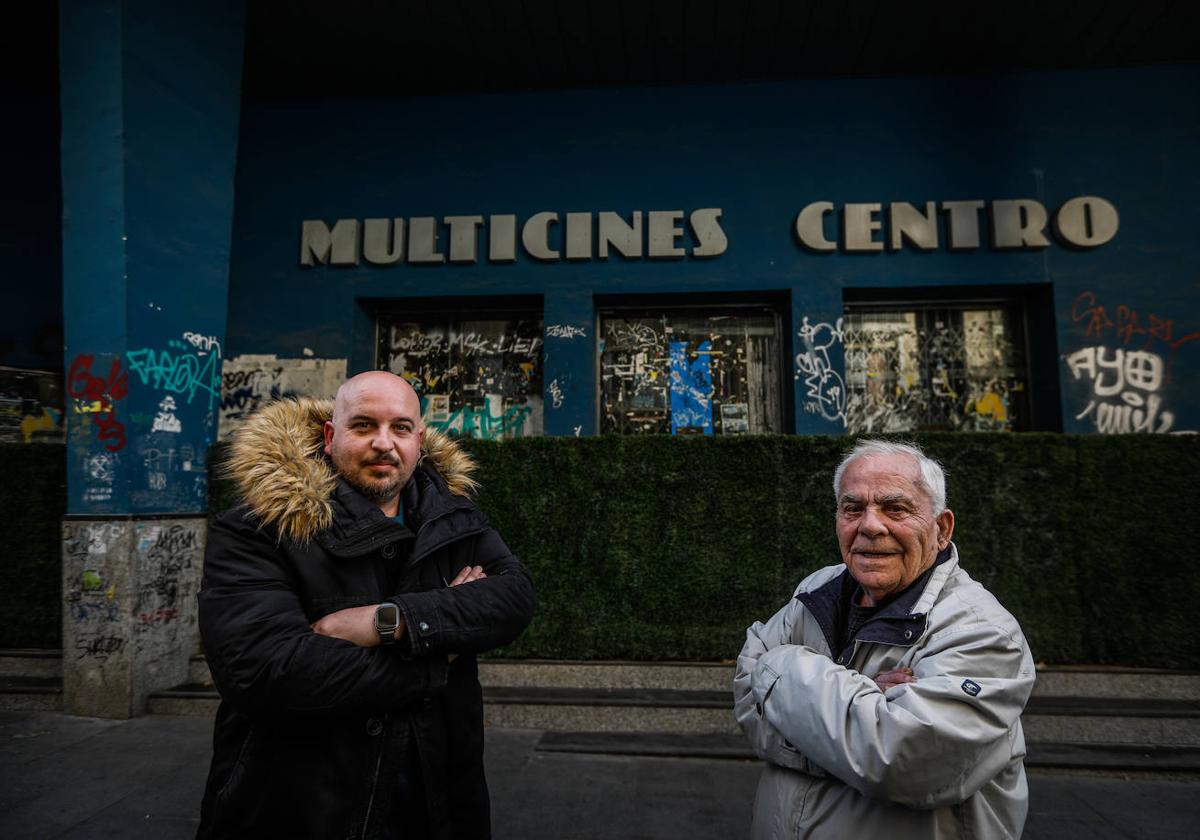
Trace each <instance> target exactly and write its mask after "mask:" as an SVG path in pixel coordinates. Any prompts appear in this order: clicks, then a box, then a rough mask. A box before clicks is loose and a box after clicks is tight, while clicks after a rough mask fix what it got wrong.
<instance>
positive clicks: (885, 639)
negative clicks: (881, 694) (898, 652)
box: [796, 546, 951, 657]
mask: <svg viewBox="0 0 1200 840" xmlns="http://www.w3.org/2000/svg"><path fill="white" fill-rule="evenodd" d="M950 554H951V552H950V547H949V546H946V548H945V549H943V550H942V551H940V552H938V555H937V559H936V560H934V562H933V565H932V566H930V567H929V568H928V569H926V570H925V571H924V572H923V573H922V574H921V575H920V577H918V578H917V579H916V580H914V581H913V582H912V583H910V584H909V585H908V586H907V587H906V588H905V589H904V590H903V591H902V592H901V593H900V594H899V595H897V596H896V597H895V598H893V599H892V600H891V601H888V602H887V603H886V604H884V605H883V606H882V607H880V609H879V612H877V613H875V615H873V616H871V618H869V619H868V620H867V621H866V623H865V624H863V626H862V627H861V628H860V629H859V631H858V635H857V636H856V637H855V638H854V639H851V640H850V641H851V642H853V641H856V640H857V641H860V642H879V643H881V644H887V645H899V646H901V647H909V646H911V645H914V644H916V642H917V639H919V638H921V635H922V634H923V633H924V632H925V623H926V616H925V614H924V613H914V612H913V611H912V610H913V607H914V606H916V603H917V601H919V600H920V598H921V594H922V593H923V592H924V591H925V587H926V585H927V584H928V583H929V578H930V577H932V576H933V570H934V569H936V568H937V567H938V566H940V565H941V564H942V563H945V562H946V561H947V560H949V559H950ZM857 590H858V583H857V581H855V580H854V578H853V577H851V576H850V570H849V569H843V570H842V573H841V574H839V575H837V576H835V577H834V578H833V579H832V580H830V581H828V582H827V583H825V584H824V585H822V586H820V587H818V588H816V589H814V590H813V591H812V592H801V593H799V594H798V595H797V596H796V599H797V600H798V601H800V603H802V604H804V606H805V607H807V608H808V611H809V612H810V613H811V614H812V617H813V618H814V619H816V622H817V624H818V625H819V626H820V628H821V634H822V635H823V636H824V637H825V643H826V644H827V645H828V646H829V650H830V652H831V653H832V654H833V656H835V657H836V656H838V654H839V653H840V652H841V651H838V650H835V649H834V646H835V645H836V644H837V641H836V640H837V638H838V636H839V633H838V630H840V629H841V628H844V627H845V626H846V625H847V622H848V621H849V612H850V599H851V598H853V597H854V594H855V592H856V591H857Z"/></svg>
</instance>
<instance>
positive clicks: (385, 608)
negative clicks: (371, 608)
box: [375, 604, 400, 633]
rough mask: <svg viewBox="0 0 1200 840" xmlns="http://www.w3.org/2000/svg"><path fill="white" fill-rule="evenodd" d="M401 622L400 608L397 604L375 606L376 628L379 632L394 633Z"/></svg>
mask: <svg viewBox="0 0 1200 840" xmlns="http://www.w3.org/2000/svg"><path fill="white" fill-rule="evenodd" d="M399 624H400V608H399V607H397V606H396V605H395V604H380V605H379V606H378V607H376V608H375V630H376V632H378V633H394V632H396V627H397V626H399Z"/></svg>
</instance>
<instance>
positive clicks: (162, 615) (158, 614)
mask: <svg viewBox="0 0 1200 840" xmlns="http://www.w3.org/2000/svg"><path fill="white" fill-rule="evenodd" d="M177 618H179V608H178V607H159V608H158V609H156V610H155V611H154V612H144V613H139V614H138V624H139V625H141V626H143V627H153V626H155V625H158V624H170V623H171V622H172V621H174V620H175V619H177Z"/></svg>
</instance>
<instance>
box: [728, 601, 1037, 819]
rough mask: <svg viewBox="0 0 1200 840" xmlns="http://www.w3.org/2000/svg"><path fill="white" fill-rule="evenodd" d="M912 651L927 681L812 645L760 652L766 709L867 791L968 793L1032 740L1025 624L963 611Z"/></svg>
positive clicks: (761, 699)
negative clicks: (880, 678) (870, 668)
mask: <svg viewBox="0 0 1200 840" xmlns="http://www.w3.org/2000/svg"><path fill="white" fill-rule="evenodd" d="M924 644H925V650H924V651H923V652H922V654H921V655H920V656H919V658H918V659H916V660H914V661H913V663H912V667H913V671H914V675H915V676H916V677H917V682H915V683H907V684H904V685H901V686H896V687H893V688H891V689H889V690H888V691H887V693H886V694H885V693H884V692H882V691H880V690H879V688H878V687H877V686H876V685H875V683H874V682H873V681H872V680H871V679H870V678H869V677H867V676H865V675H863V674H860V673H858V672H857V671H852V670H849V669H846V668H843V667H841V666H840V665H837V664H836V663H834V662H833V661H832V660H831V659H829V657H827V656H824V655H823V654H820V653H818V652H816V651H814V650H813V649H812V648H809V647H806V646H803V645H792V644H783V645H779V646H777V647H775V648H773V649H771V650H769V651H767V652H766V653H764V654H763V655H762V656H760V657H759V658H758V661H757V662H756V663H755V664H754V666H753V670H752V671H751V674H750V682H751V694H752V695H753V697H754V700H755V702H756V704H757V708H761V709H762V713H761V716H762V717H763V719H765V720H766V721H767V722H769V723H770V724H771V725H772V726H774V727H775V729H777V730H778V731H779V733H780V734H781V735H782V736H783V737H784V738H786V739H787V740H788V741H790V742H791V743H793V744H795V745H796V746H797V748H798V749H799V750H801V751H802V752H803V753H804V754H805V755H806V756H808V758H809V760H811V761H813V762H815V763H816V764H818V765H820V766H821V767H823V768H825V769H826V770H827V771H828V772H829V773H831V774H832V775H834V776H837V777H838V778H839V779H841V780H842V781H844V782H845V783H846V784H848V785H850V786H851V787H853V788H855V789H856V790H858V791H859V792H861V793H862V794H864V795H866V796H870V797H872V798H875V799H885V800H888V801H891V802H895V803H898V804H901V805H905V806H908V807H911V808H939V807H943V806H947V805H953V804H957V803H960V802H963V801H964V800H966V799H967V798H968V797H970V796H972V795H973V794H974V793H976V792H977V791H978V790H979V789H980V788H981V787H983V785H984V784H985V783H986V782H987V781H989V780H990V779H992V778H994V777H995V776H996V775H997V774H998V773H999V772H1000V771H1001V770H1002V769H1003V768H1004V767H1005V766H1007V765H1008V764H1009V763H1010V762H1011V761H1012V758H1013V755H1014V753H1016V752H1018V751H1019V750H1023V748H1024V745H1023V744H1021V743H1016V741H1017V740H1019V733H1018V730H1017V727H1016V724H1017V722H1018V719H1019V717H1020V715H1021V712H1022V710H1023V709H1024V707H1025V702H1026V700H1028V698H1029V694H1030V692H1031V691H1032V688H1033V681H1034V673H1033V661H1032V657H1031V656H1030V654H1029V649H1028V647H1027V646H1026V644H1025V642H1024V638H1023V637H1022V636H1021V635H1020V632H1019V630H1014V629H1013V628H1007V627H1004V626H1001V625H998V624H995V623H989V622H985V621H975V622H971V623H966V624H963V623H960V624H956V625H953V626H950V627H948V628H947V629H945V630H943V631H941V632H937V633H934V634H933V635H932V636H931V637H930V638H929V639H928V640H927V641H926V642H925V643H924Z"/></svg>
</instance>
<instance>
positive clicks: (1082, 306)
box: [1071, 292, 1113, 335]
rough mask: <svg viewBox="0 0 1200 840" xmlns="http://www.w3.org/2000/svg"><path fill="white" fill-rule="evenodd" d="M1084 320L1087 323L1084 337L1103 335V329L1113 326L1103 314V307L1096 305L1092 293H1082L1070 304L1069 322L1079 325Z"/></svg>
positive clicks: (1094, 296)
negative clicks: (1085, 319)
mask: <svg viewBox="0 0 1200 840" xmlns="http://www.w3.org/2000/svg"><path fill="white" fill-rule="evenodd" d="M1084 318H1087V322H1088V325H1087V330H1086V331H1085V332H1084V335H1103V334H1104V328H1105V327H1111V326H1112V325H1113V322H1112V321H1110V320H1108V316H1107V315H1106V314H1104V307H1103V306H1097V305H1096V295H1095V294H1093V293H1092V292H1084V293H1083V294H1081V295H1080V296H1079V297H1077V298H1075V302H1074V303H1072V304H1071V320H1072V321H1075V322H1076V323H1079V322H1080V321H1082V320H1083V319H1084Z"/></svg>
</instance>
